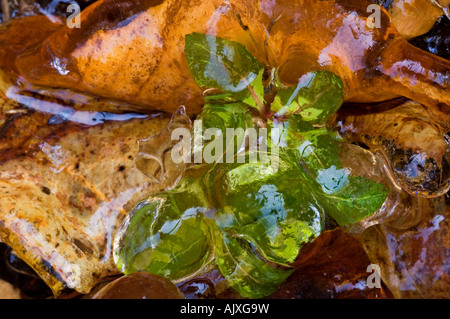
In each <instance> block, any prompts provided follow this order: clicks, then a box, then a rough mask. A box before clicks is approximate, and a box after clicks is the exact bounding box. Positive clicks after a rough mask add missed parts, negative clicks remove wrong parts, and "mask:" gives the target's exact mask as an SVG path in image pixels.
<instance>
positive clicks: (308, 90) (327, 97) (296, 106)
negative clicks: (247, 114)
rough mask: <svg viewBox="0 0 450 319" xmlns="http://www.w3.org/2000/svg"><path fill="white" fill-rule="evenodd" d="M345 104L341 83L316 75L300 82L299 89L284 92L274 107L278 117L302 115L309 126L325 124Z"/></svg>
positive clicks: (320, 73)
mask: <svg viewBox="0 0 450 319" xmlns="http://www.w3.org/2000/svg"><path fill="white" fill-rule="evenodd" d="M343 102H344V98H343V84H342V81H341V79H340V78H339V77H337V76H336V75H334V74H333V73H331V72H328V71H316V72H311V73H308V74H306V75H304V76H303V77H302V78H300V80H299V83H298V85H297V86H296V87H289V88H280V89H279V91H278V94H277V95H276V97H275V100H274V102H273V103H272V106H271V107H272V111H274V112H277V114H276V116H278V117H280V116H288V115H291V114H299V115H301V117H302V119H303V120H304V121H306V122H310V123H313V124H324V123H326V122H327V121H328V119H329V118H330V116H331V115H332V114H334V113H335V112H336V111H337V110H338V109H339V108H340V107H341V105H342V103H343Z"/></svg>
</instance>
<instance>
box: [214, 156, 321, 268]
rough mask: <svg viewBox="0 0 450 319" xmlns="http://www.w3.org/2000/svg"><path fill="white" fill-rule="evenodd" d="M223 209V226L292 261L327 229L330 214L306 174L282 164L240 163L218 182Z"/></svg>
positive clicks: (272, 254) (271, 254)
mask: <svg viewBox="0 0 450 319" xmlns="http://www.w3.org/2000/svg"><path fill="white" fill-rule="evenodd" d="M215 193H216V196H217V198H218V200H219V201H220V203H221V207H222V209H223V213H222V216H221V222H220V223H218V226H219V227H220V228H222V229H224V228H228V229H232V230H233V232H235V233H236V234H239V235H240V236H241V237H242V238H245V239H246V240H248V241H249V242H250V243H251V244H252V245H253V246H255V247H256V248H257V249H258V250H259V251H260V253H261V254H262V255H263V256H264V257H265V258H267V259H268V260H270V261H272V262H276V263H279V264H289V263H292V262H293V261H294V260H295V258H296V257H297V255H298V253H299V251H300V248H301V246H302V245H303V244H304V243H306V242H308V241H310V240H312V239H313V238H315V237H317V236H318V235H319V234H320V233H321V231H322V230H323V224H324V216H323V211H322V209H321V207H320V206H319V205H317V204H316V199H315V198H314V197H313V196H312V195H311V192H310V190H309V188H308V185H307V184H306V183H305V182H304V180H303V177H302V176H301V174H300V173H299V172H298V171H296V170H294V169H292V168H290V167H288V166H287V165H286V164H282V165H281V168H280V169H279V170H278V171H274V170H273V169H272V168H271V166H270V165H269V164H262V163H252V164H241V165H234V166H233V167H232V168H231V169H230V170H229V171H227V172H226V173H222V178H220V179H218V180H217V183H216V191H215Z"/></svg>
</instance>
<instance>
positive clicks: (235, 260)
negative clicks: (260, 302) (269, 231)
mask: <svg viewBox="0 0 450 319" xmlns="http://www.w3.org/2000/svg"><path fill="white" fill-rule="evenodd" d="M219 234H221V236H220V235H218V236H216V237H215V238H216V240H215V249H214V251H215V256H216V262H217V266H218V267H219V270H220V272H221V273H222V274H223V275H224V277H225V278H226V279H227V281H228V282H229V283H230V284H231V286H232V287H233V288H234V289H236V290H237V291H238V292H239V293H240V294H241V295H242V296H243V297H244V298H252V299H253V298H262V297H265V296H268V295H270V294H271V293H272V292H274V291H275V290H276V289H277V288H278V286H279V285H281V284H282V283H283V282H284V281H285V280H286V278H287V277H289V275H290V274H291V273H292V270H285V269H279V268H273V267H272V266H270V265H269V264H268V263H267V262H266V261H264V260H263V259H261V258H259V257H258V256H257V255H255V253H254V252H253V251H252V249H251V247H250V245H249V244H248V243H247V242H245V241H243V240H241V239H239V238H237V237H234V236H232V235H231V234H229V233H227V232H223V233H219Z"/></svg>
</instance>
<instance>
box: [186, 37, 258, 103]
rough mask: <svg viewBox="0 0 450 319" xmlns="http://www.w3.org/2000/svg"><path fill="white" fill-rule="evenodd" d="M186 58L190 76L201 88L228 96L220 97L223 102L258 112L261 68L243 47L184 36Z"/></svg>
mask: <svg viewBox="0 0 450 319" xmlns="http://www.w3.org/2000/svg"><path fill="white" fill-rule="evenodd" d="M185 54H186V58H187V62H188V65H189V69H190V71H191V74H192V76H193V78H194V80H195V81H196V83H197V84H198V85H199V86H200V87H202V88H207V89H211V88H213V89H218V90H221V91H222V92H223V93H228V94H227V95H225V96H223V95H221V97H222V98H226V99H229V98H230V97H231V96H232V97H235V98H237V99H238V100H240V101H243V102H245V103H247V104H248V105H251V106H253V107H257V108H259V107H260V106H261V105H262V103H263V101H264V87H263V84H262V77H263V73H264V66H263V65H262V64H261V63H259V61H258V60H256V59H255V58H254V57H253V56H252V55H251V54H250V52H249V51H248V50H247V49H246V48H245V46H244V45H242V44H240V43H238V42H234V41H230V40H226V39H223V38H218V37H215V36H211V35H205V34H200V33H192V34H189V35H187V36H186V46H185ZM230 93H231V94H230ZM212 99H213V100H214V99H217V97H216V98H212Z"/></svg>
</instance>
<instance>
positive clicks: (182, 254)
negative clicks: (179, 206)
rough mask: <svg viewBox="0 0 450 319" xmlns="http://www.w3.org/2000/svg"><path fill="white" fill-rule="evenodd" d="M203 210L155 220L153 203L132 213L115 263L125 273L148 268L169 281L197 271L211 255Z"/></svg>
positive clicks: (210, 238)
mask: <svg viewBox="0 0 450 319" xmlns="http://www.w3.org/2000/svg"><path fill="white" fill-rule="evenodd" d="M165 204H166V202H163V203H162V205H165ZM160 205H161V203H160ZM159 209H161V207H159ZM205 210H206V209H204V208H192V209H190V210H187V211H186V212H185V213H184V214H183V216H182V217H181V218H179V219H174V220H172V219H166V220H165V221H164V222H163V223H161V222H159V223H158V220H157V219H158V218H159V217H160V216H159V215H158V213H159V212H158V209H156V210H155V209H154V206H153V205H151V206H150V207H145V208H144V209H141V210H140V211H138V212H137V213H136V214H134V215H133V216H132V224H130V226H129V227H128V229H127V233H126V236H125V238H123V239H122V243H121V246H120V247H121V249H119V250H118V252H117V259H118V262H117V264H118V265H122V267H121V268H122V269H121V270H122V271H123V272H124V273H125V274H129V273H134V272H138V271H147V272H150V273H153V274H157V275H160V276H164V277H167V278H169V279H171V280H179V279H182V278H185V277H188V276H190V275H192V274H194V273H196V272H197V271H198V270H199V269H201V268H203V267H204V266H205V265H206V264H207V263H208V261H209V260H210V259H211V257H212V237H211V224H210V223H209V222H208V221H207V220H206V219H205V218H204V212H205Z"/></svg>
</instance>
